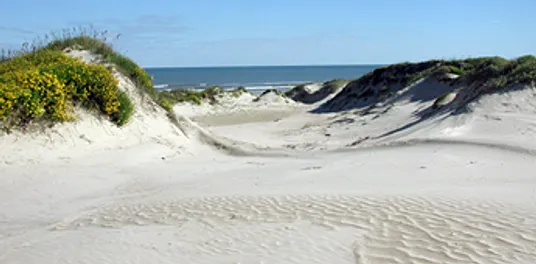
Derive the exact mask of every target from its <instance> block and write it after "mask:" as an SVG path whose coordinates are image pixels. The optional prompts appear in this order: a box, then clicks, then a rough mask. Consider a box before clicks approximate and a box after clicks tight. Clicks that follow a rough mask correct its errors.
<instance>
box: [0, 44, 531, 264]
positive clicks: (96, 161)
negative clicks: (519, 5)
mask: <svg viewBox="0 0 536 264" xmlns="http://www.w3.org/2000/svg"><path fill="white" fill-rule="evenodd" d="M75 54H78V53H75ZM78 55H80V56H82V57H83V56H86V55H87V54H85V53H81V54H78ZM117 78H118V79H119V80H120V86H121V87H122V88H123V89H125V90H126V91H127V92H129V95H130V96H132V97H133V98H134V100H135V103H136V105H138V106H139V107H138V110H137V112H136V114H135V115H134V117H133V120H132V122H131V123H130V124H129V125H127V126H126V127H124V128H116V127H112V125H110V124H107V123H106V122H105V121H104V120H100V119H98V118H96V117H94V116H92V115H90V114H89V113H84V112H80V115H82V116H83V119H82V120H81V121H80V122H77V123H72V124H64V125H62V126H58V127H56V128H54V129H52V130H49V131H48V132H45V133H41V134H32V135H31V136H30V135H29V134H22V133H18V134H17V133H15V134H11V135H4V136H3V137H0V146H1V147H2V149H3V152H2V156H0V159H1V161H2V162H0V182H1V183H2V184H0V223H1V224H0V263H534V262H536V213H535V212H536V203H535V202H534V201H536V200H535V199H536V178H535V177H534V173H533V171H534V168H535V165H534V164H535V161H536V145H534V143H533V142H535V141H534V139H535V138H534V137H536V130H535V124H536V118H534V114H535V110H534V109H535V108H534V102H535V100H534V99H535V97H536V92H535V89H534V88H533V87H531V86H523V87H514V88H512V89H509V90H506V91H505V92H503V93H495V94H488V95H484V96H480V97H479V98H477V99H476V100H474V99H475V98H474V94H473V93H474V91H472V90H467V89H466V90H463V88H462V89H458V88H456V89H454V88H453V87H450V86H448V85H446V84H444V83H442V82H439V81H437V80H435V79H433V78H427V79H422V80H420V81H419V82H417V83H415V84H413V85H410V86H408V87H398V88H399V89H398V90H397V91H396V93H395V94H393V95H392V96H390V97H388V98H384V100H370V99H368V100H367V101H368V102H365V101H364V100H354V99H355V98H353V99H352V94H351V93H350V94H348V93H345V92H344V91H345V90H346V88H345V89H343V90H342V91H341V92H339V93H338V94H337V95H332V96H333V98H328V99H327V100H330V101H331V102H332V103H328V104H327V105H329V106H330V107H334V106H340V107H342V108H341V109H333V108H330V109H329V110H330V111H321V112H322V113H319V112H318V111H315V109H321V108H323V107H327V105H326V102H325V101H322V100H320V101H318V102H316V103H314V104H310V105H304V104H300V103H296V102H291V101H286V100H287V99H285V98H283V97H280V96H279V95H276V94H267V95H265V96H264V97H263V98H261V99H259V100H254V98H252V97H251V96H249V95H245V96H244V97H240V98H234V101H233V100H231V98H228V99H229V100H227V101H226V100H223V99H222V102H223V103H222V104H221V105H219V106H207V105H205V106H201V107H199V108H194V107H193V106H191V105H188V104H182V105H178V106H176V107H175V109H174V110H175V112H176V114H177V115H176V116H171V118H169V117H170V116H167V115H166V113H165V112H164V111H163V110H159V109H158V108H156V107H155V105H154V102H151V101H150V100H149V101H147V100H144V98H143V97H141V96H138V95H137V94H136V91H135V90H134V89H133V88H134V85H133V84H132V83H131V82H129V81H128V80H127V79H126V78H124V77H123V76H121V75H119V74H118V75H117ZM346 91H348V90H346ZM361 92H363V91H361ZM449 92H453V93H455V96H454V95H453V96H452V97H451V98H449V100H447V101H448V102H446V103H444V104H443V103H442V104H441V106H440V107H438V105H437V104H436V102H437V101H436V100H437V98H439V97H441V96H442V95H444V94H445V93H449ZM345 94H346V95H345ZM469 99H471V100H469ZM333 102H338V103H337V104H334V103H333ZM324 110H325V109H324ZM332 110H333V111H332ZM334 110H337V111H334ZM182 111H184V112H182ZM188 111H189V112H188ZM223 117H225V118H223ZM196 121H199V123H198V122H196Z"/></svg>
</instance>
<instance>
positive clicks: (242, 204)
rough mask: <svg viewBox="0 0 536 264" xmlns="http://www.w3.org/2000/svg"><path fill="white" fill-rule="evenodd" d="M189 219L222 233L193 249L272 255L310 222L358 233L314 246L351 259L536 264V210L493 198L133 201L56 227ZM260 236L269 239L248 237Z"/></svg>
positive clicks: (173, 223)
mask: <svg viewBox="0 0 536 264" xmlns="http://www.w3.org/2000/svg"><path fill="white" fill-rule="evenodd" d="M192 221H196V223H199V222H200V223H203V225H202V227H201V229H204V230H209V231H210V230H211V231H213V232H217V231H218V230H220V233H218V234H219V235H215V236H216V237H217V239H214V240H212V242H211V243H202V244H198V245H196V246H195V247H196V252H202V254H208V255H218V254H223V255H225V254H230V253H232V252H235V253H236V252H241V251H243V250H244V248H248V247H244V244H247V243H249V248H250V249H251V251H250V252H249V253H255V252H259V254H261V253H262V254H267V252H268V253H269V250H270V248H271V247H274V246H273V245H272V246H270V243H269V241H271V240H273V241H275V242H274V245H278V243H279V245H280V244H281V243H284V241H285V234H287V235H288V233H289V232H291V230H292V228H293V227H296V225H303V223H307V225H308V226H310V232H323V233H325V236H324V237H326V238H327V237H329V233H330V232H339V233H340V232H344V234H345V235H347V236H350V237H353V239H352V240H351V241H349V242H348V243H347V244H345V243H342V244H341V241H331V242H330V243H328V244H330V245H331V246H329V247H331V248H329V247H328V248H326V247H325V246H323V247H321V248H316V249H315V248H310V249H309V250H311V251H313V252H314V251H325V252H329V251H330V250H336V249H344V250H346V251H347V252H349V257H350V258H351V259H352V260H351V261H350V263H351V262H354V263H534V262H536V213H534V212H532V211H528V210H524V209H523V208H517V207H514V206H506V205H503V204H499V203H493V202H488V201H486V202H475V201H463V200H449V199H434V200H430V199H425V198H407V197H390V198H364V197H356V196H344V195H313V196H280V197H275V196H264V197H209V198H202V199H182V200H169V201H157V202H144V203H134V202H130V203H126V204H125V203H121V204H117V205H109V206H106V207H103V208H99V209H97V210H94V211H90V212H87V213H85V214H83V215H80V216H77V217H75V218H74V219H70V220H67V219H66V220H65V221H64V222H61V223H58V224H56V225H55V226H54V228H53V229H54V230H65V229H68V230H70V229H79V228H84V227H88V226H93V227H95V226H96V227H109V228H119V227H122V226H128V225H137V226H145V225H155V224H157V225H166V226H187V225H189V224H192V223H193V222H192ZM270 224H279V225H270ZM251 225H255V226H257V227H258V228H256V229H252V228H248V226H251ZM221 226H228V227H230V226H235V227H236V226H243V228H242V230H243V232H240V231H237V232H234V233H233V232H226V231H222V229H221V228H219V227H221ZM275 226H277V228H275ZM190 228H191V227H190ZM235 230H240V228H235ZM252 230H255V231H252ZM319 230H320V231H319ZM248 232H255V234H248ZM305 232H307V230H305ZM259 236H260V237H262V238H263V241H265V242H266V243H260V242H259V241H249V240H252V239H253V237H259ZM277 238H279V239H277ZM313 244H314V243H313ZM323 245H324V244H323ZM344 250H343V251H340V252H344ZM263 252H264V253H263ZM288 261H289V262H293V261H292V260H288ZM296 262H298V260H296Z"/></svg>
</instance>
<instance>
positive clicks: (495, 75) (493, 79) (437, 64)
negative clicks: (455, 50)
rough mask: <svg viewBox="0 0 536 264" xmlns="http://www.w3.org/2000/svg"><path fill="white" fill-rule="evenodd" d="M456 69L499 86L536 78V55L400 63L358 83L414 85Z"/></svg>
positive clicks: (472, 79)
mask: <svg viewBox="0 0 536 264" xmlns="http://www.w3.org/2000/svg"><path fill="white" fill-rule="evenodd" d="M445 73H452V74H456V75H459V77H460V78H459V79H458V81H460V82H464V83H474V82H487V83H488V84H489V85H492V86H493V87H495V88H496V89H500V88H501V87H504V86H508V85H512V84H516V83H530V82H533V81H535V80H536V57H534V56H532V55H528V56H523V57H519V58H516V59H513V60H507V59H504V58H501V57H481V58H469V59H464V60H430V61H425V62H418V63H408V62H405V63H399V64H393V65H389V66H385V67H381V68H378V69H376V70H374V71H372V72H370V73H368V74H366V75H364V76H362V77H361V78H359V79H356V80H354V81H353V82H354V83H357V84H359V85H372V86H377V85H392V84H400V85H402V86H407V85H410V84H412V83H414V82H416V81H418V80H420V79H422V78H424V77H427V76H432V75H438V76H439V75H441V74H445Z"/></svg>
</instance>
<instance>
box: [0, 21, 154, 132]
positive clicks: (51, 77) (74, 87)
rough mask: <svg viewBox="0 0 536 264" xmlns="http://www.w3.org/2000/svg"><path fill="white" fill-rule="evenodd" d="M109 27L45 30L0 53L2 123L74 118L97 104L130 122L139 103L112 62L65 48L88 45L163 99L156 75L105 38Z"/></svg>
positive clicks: (115, 118) (9, 126)
mask: <svg viewBox="0 0 536 264" xmlns="http://www.w3.org/2000/svg"><path fill="white" fill-rule="evenodd" d="M104 36H105V33H104V32H98V31H91V30H89V29H72V30H66V31H63V33H62V34H51V35H46V36H45V37H44V38H43V39H37V40H36V41H34V42H33V43H31V44H29V43H24V44H23V45H22V46H21V48H20V49H18V50H9V51H6V50H2V52H1V56H0V126H1V127H2V129H3V130H6V131H10V130H11V129H12V128H14V127H25V126H27V125H28V124H29V123H30V122H39V121H43V122H51V123H56V122H63V121H69V120H73V119H74V117H73V110H74V107H75V106H81V107H84V108H86V109H90V110H97V111H99V112H100V113H102V114H104V115H106V116H108V117H109V119H110V120H111V121H112V122H114V123H115V124H117V125H118V126H122V125H125V124H126V123H128V120H129V118H130V117H131V116H132V114H133V112H134V104H133V103H132V101H131V99H130V98H129V97H128V95H127V94H126V93H125V92H123V91H120V90H119V88H118V81H117V80H116V79H115V78H114V76H113V73H112V71H111V69H110V68H107V67H105V66H104V65H101V64H87V63H84V62H82V61H80V60H78V59H75V58H72V57H69V56H68V55H66V54H65V52H64V50H65V49H67V48H71V49H83V50H89V51H91V52H93V53H94V54H97V55H100V56H101V57H102V59H103V60H104V62H105V63H109V64H113V65H114V67H115V68H116V69H117V70H118V71H120V72H122V73H123V74H125V75H126V76H128V77H130V78H131V79H132V80H133V81H134V82H135V83H136V84H137V87H138V88H140V89H141V90H142V91H143V92H144V93H146V94H149V95H150V96H151V97H153V98H155V99H158V94H157V93H156V90H155V89H154V88H153V85H152V82H151V77H150V76H149V75H147V73H146V72H145V71H144V70H143V69H142V68H141V67H139V66H138V65H137V64H136V63H134V62H133V61H132V60H130V59H129V58H127V57H125V56H123V55H121V54H119V53H117V52H116V51H114V50H113V48H112V46H111V45H110V44H108V43H107V42H106V38H105V37H104Z"/></svg>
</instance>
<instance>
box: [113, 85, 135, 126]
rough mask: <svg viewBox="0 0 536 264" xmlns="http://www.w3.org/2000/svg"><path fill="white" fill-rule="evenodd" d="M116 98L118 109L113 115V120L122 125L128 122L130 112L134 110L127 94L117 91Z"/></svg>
mask: <svg viewBox="0 0 536 264" xmlns="http://www.w3.org/2000/svg"><path fill="white" fill-rule="evenodd" d="M117 100H118V101H119V109H118V112H117V113H116V114H115V115H114V116H113V121H114V122H115V123H116V124H117V125H118V126H123V125H125V124H126V123H128V121H129V118H130V117H131V116H132V113H133V112H134V104H133V103H132V101H131V100H130V98H129V97H128V95H127V94H126V93H125V92H123V91H120V92H119V94H118V96H117Z"/></svg>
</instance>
